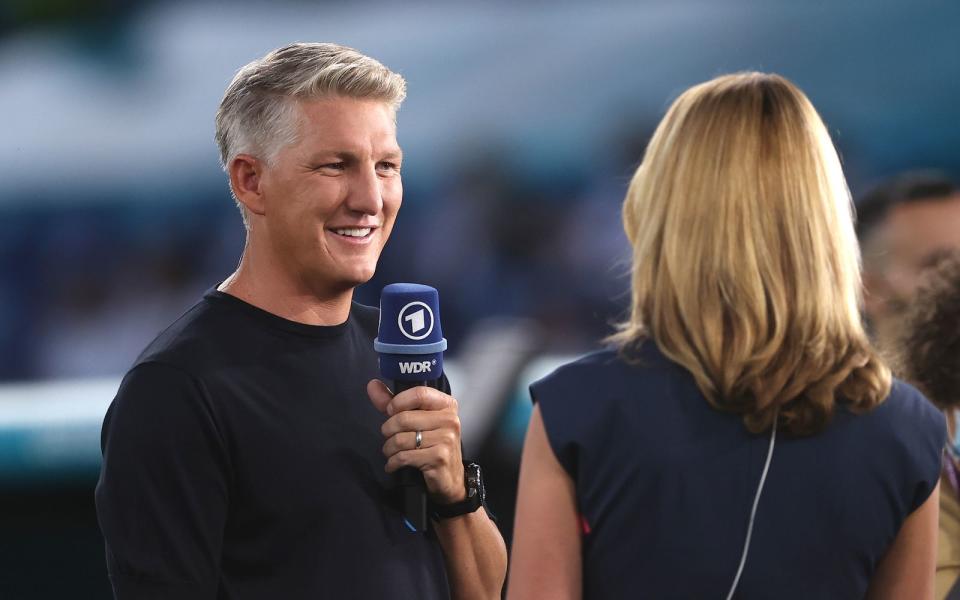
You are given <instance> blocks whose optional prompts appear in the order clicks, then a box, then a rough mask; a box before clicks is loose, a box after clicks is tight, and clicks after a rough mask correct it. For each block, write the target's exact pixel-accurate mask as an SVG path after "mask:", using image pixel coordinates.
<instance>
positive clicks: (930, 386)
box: [897, 250, 960, 409]
mask: <svg viewBox="0 0 960 600" xmlns="http://www.w3.org/2000/svg"><path fill="white" fill-rule="evenodd" d="M904 330H905V333H904V336H903V339H902V340H901V341H900V343H899V344H898V347H899V348H900V354H901V355H900V357H899V360H898V361H897V362H898V363H899V366H900V369H901V370H902V371H903V377H904V378H905V379H908V380H910V381H911V382H912V383H914V384H915V385H916V386H917V387H919V388H920V390H921V391H923V393H924V394H926V395H927V397H928V398H930V400H932V401H933V403H934V404H936V405H937V406H938V407H940V408H941V409H948V408H956V407H958V406H960V250H955V251H953V252H950V253H947V254H945V255H944V256H943V257H942V258H941V260H940V261H939V262H938V263H937V265H936V266H935V267H932V268H931V270H930V271H929V273H927V274H926V275H925V281H924V284H923V285H922V286H921V287H920V288H919V289H918V290H917V295H916V298H915V300H914V302H913V304H912V305H911V310H910V312H909V313H908V317H907V324H906V327H905V328H904Z"/></svg>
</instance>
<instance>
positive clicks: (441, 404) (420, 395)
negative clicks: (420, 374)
mask: <svg viewBox="0 0 960 600" xmlns="http://www.w3.org/2000/svg"><path fill="white" fill-rule="evenodd" d="M456 406H457V401H456V400H454V399H453V397H452V396H450V395H449V394H444V393H443V392H441V391H440V390H436V389H433V388H431V387H427V386H425V385H418V386H416V387H412V388H410V389H409V390H405V391H403V392H400V393H399V394H397V395H396V396H394V397H393V401H392V402H391V403H390V407H391V409H392V410H393V412H392V413H388V414H396V413H398V412H401V411H404V410H443V409H445V408H451V407H452V408H456Z"/></svg>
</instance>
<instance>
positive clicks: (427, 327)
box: [397, 300, 433, 373]
mask: <svg viewBox="0 0 960 600" xmlns="http://www.w3.org/2000/svg"><path fill="white" fill-rule="evenodd" d="M397 325H398V326H399V327H400V333H402V334H403V335H404V336H405V337H407V338H409V339H411V340H422V339H423V338H425V337H427V336H428V335H430V333H431V332H433V311H432V310H430V307H429V306H427V305H426V304H425V303H423V302H420V301H419V300H415V301H413V302H410V303H408V304H407V305H406V306H404V307H403V308H402V309H400V314H399V315H397ZM428 366H429V365H428ZM428 370H429V369H428ZM413 372H414V373H419V372H420V371H413Z"/></svg>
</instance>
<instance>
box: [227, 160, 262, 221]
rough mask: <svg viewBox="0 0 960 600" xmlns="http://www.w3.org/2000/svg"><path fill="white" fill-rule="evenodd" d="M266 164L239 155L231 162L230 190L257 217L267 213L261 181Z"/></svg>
mask: <svg viewBox="0 0 960 600" xmlns="http://www.w3.org/2000/svg"><path fill="white" fill-rule="evenodd" d="M264 166H265V165H264V164H263V163H262V162H260V160H259V159H257V158H256V157H255V156H251V155H249V154H238V155H236V156H235V157H234V158H233V160H231V161H230V167H229V169H228V171H229V173H230V189H231V190H233V195H234V196H236V197H237V200H239V201H240V203H241V204H243V205H244V206H245V207H246V209H247V210H248V211H249V212H250V213H252V214H255V215H262V214H263V213H264V212H265V207H264V202H263V191H262V189H261V180H262V177H263V169H264Z"/></svg>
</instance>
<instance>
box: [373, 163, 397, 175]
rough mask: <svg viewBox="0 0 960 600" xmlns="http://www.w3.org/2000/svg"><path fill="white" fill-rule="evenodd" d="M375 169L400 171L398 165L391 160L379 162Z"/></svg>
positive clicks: (391, 171) (389, 171)
mask: <svg viewBox="0 0 960 600" xmlns="http://www.w3.org/2000/svg"><path fill="white" fill-rule="evenodd" d="M377 169H378V170H380V171H384V172H387V173H398V172H400V165H398V164H397V163H392V162H381V163H379V164H378V165H377Z"/></svg>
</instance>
